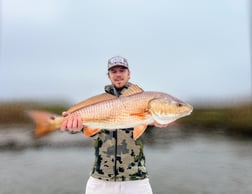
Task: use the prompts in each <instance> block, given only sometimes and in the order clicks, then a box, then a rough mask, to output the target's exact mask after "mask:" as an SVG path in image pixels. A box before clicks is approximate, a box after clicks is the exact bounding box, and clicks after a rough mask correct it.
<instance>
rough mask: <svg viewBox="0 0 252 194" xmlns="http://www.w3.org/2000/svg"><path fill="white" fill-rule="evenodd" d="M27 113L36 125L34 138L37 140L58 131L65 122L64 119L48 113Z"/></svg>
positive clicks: (34, 111)
mask: <svg viewBox="0 0 252 194" xmlns="http://www.w3.org/2000/svg"><path fill="white" fill-rule="evenodd" d="M27 113H28V115H29V116H30V117H31V118H32V119H33V121H34V123H35V131H34V137H36V138H40V137H43V136H45V135H47V134H49V133H51V132H53V131H56V130H57V129H58V128H59V127H60V125H61V123H62V122H63V117H61V116H59V115H56V114H53V113H50V112H46V111H38V110H30V111H27Z"/></svg>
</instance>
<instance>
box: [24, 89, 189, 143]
mask: <svg viewBox="0 0 252 194" xmlns="http://www.w3.org/2000/svg"><path fill="white" fill-rule="evenodd" d="M192 110H193V107H192V106H191V105H190V104H188V103H185V102H183V101H181V100H179V99H177V98H175V97H173V96H171V95H169V94H166V93H162V92H149V91H146V92H144V91H142V90H140V91H137V92H133V94H132V93H130V94H124V95H122V96H120V97H116V96H113V95H111V94H107V93H104V94H101V95H97V96H95V97H91V98H89V99H87V100H85V101H83V102H81V103H79V104H77V105H75V106H73V107H72V108H70V109H69V110H68V111H67V112H68V113H69V115H68V116H67V117H62V116H60V115H56V114H53V113H50V112H44V111H36V110H32V111H29V115H30V116H31V117H32V118H33V120H34V121H35V124H36V130H35V136H36V137H41V136H43V135H45V134H48V133H50V132H53V131H55V130H57V129H59V128H60V126H61V124H62V123H63V122H64V121H65V120H66V119H68V118H69V117H70V116H71V115H75V114H76V115H79V116H80V117H81V119H82V121H83V126H84V135H85V136H93V135H95V134H96V133H98V132H99V131H100V130H102V129H107V130H115V129H123V128H134V130H133V138H134V139H137V138H139V137H140V136H141V135H142V133H143V132H144V131H145V129H146V128H147V126H148V125H150V124H152V123H153V122H157V123H159V124H168V123H171V122H173V121H175V120H177V119H179V118H181V117H185V116H188V115H190V114H191V112H192Z"/></svg>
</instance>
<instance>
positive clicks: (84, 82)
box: [0, 0, 251, 103]
mask: <svg viewBox="0 0 252 194" xmlns="http://www.w3.org/2000/svg"><path fill="white" fill-rule="evenodd" d="M0 14H1V31H0V32H1V34H0V35H1V39H0V41H1V42H0V46H1V47H0V48H1V53H0V54H1V55H0V57H1V59H0V60H1V61H0V62H1V64H0V87H1V92H0V101H6V100H8V101H9V100H26V99H33V100H36V101H41V100H47V99H54V100H57V99H59V100H65V101H67V102H69V103H75V102H78V101H80V100H83V99H85V98H87V97H90V96H93V95H95V94H97V93H101V92H103V87H104V85H105V84H108V83H109V80H108V78H107V60H108V58H110V57H112V56H114V55H121V56H124V57H126V58H127V59H128V61H129V65H130V69H131V73H132V76H131V81H132V82H134V83H137V84H138V85H139V86H141V87H142V88H144V89H145V90H152V91H162V92H166V93H169V94H172V95H174V96H176V97H178V98H180V99H182V100H185V101H193V102H197V101H208V100H216V99H217V100H225V99H228V100H229V101H232V102H234V101H239V100H242V99H244V98H247V97H249V95H250V89H251V85H250V81H251V78H250V73H251V70H250V50H249V35H250V34H249V9H248V0H155V1H154V0H104V1H101V0H74V1H72V0H1V13H0Z"/></svg>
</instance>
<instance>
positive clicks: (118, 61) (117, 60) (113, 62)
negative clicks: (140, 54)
mask: <svg viewBox="0 0 252 194" xmlns="http://www.w3.org/2000/svg"><path fill="white" fill-rule="evenodd" d="M117 65H119V66H123V67H126V68H128V61H127V59H125V58H123V57H120V56H115V57H112V58H111V59H109V60H108V69H110V68H112V67H114V66H117Z"/></svg>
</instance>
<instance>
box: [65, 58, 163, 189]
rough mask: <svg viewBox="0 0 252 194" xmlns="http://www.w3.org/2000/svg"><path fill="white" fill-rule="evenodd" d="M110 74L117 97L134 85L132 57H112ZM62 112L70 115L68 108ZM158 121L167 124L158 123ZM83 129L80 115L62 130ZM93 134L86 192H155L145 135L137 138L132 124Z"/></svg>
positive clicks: (112, 91) (109, 89)
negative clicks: (129, 126)
mask: <svg viewBox="0 0 252 194" xmlns="http://www.w3.org/2000/svg"><path fill="white" fill-rule="evenodd" d="M108 78H109V79H110V81H111V85H107V86H105V92H107V93H110V94H112V95H115V96H117V97H119V96H120V95H121V94H122V93H123V92H124V91H125V90H128V89H129V88H130V87H132V86H133V85H134V84H132V83H130V82H129V79H130V70H129V66H128V61H127V60H126V59H125V58H123V57H120V56H115V57H112V58H111V59H109V60H108ZM62 114H63V116H66V115H67V113H66V112H63V113H62ZM84 125H85V123H84ZM154 125H155V126H157V127H165V126H167V125H160V124H158V123H154ZM82 129H83V123H82V120H81V118H80V117H79V116H77V115H74V116H72V117H71V118H69V119H68V120H66V121H65V122H64V123H63V124H62V125H61V130H62V131H65V130H69V131H72V132H78V131H81V130H82ZM84 130H85V129H84ZM93 138H94V141H95V143H94V147H95V157H96V158H95V162H94V166H93V169H92V171H91V176H90V178H89V180H88V182H87V186H86V194H107V193H108V194H119V193H120V194H135V193H137V194H139V193H141V194H152V189H151V186H150V183H149V179H148V174H147V170H146V167H145V156H144V154H143V143H142V141H141V138H139V139H137V140H134V139H133V129H132V128H129V129H115V130H113V131H109V130H106V129H103V130H101V131H100V132H99V133H98V134H96V135H94V136H93Z"/></svg>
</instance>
